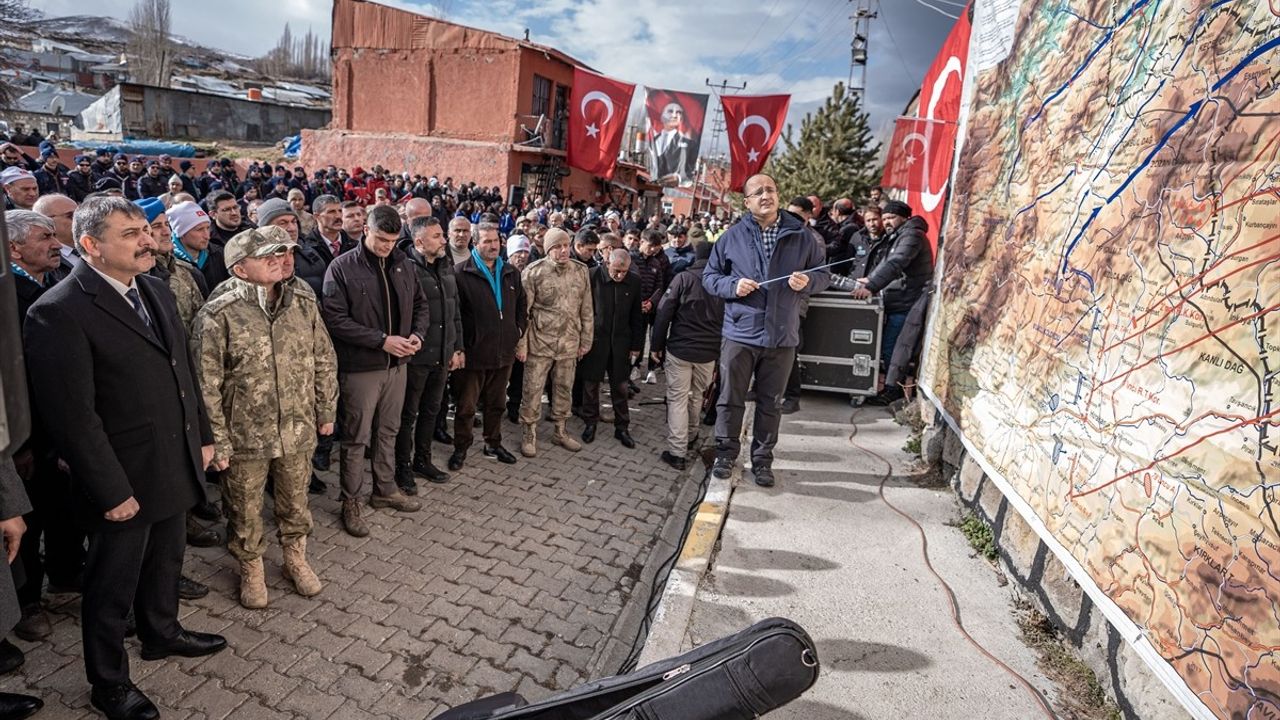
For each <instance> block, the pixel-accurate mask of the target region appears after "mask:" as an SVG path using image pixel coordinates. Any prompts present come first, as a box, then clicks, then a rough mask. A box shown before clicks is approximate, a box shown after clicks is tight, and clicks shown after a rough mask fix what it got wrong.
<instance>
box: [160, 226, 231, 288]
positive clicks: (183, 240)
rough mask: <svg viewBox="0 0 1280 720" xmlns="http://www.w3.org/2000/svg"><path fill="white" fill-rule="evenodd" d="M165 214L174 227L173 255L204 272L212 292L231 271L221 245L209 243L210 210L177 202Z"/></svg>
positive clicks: (206, 282) (206, 283)
mask: <svg viewBox="0 0 1280 720" xmlns="http://www.w3.org/2000/svg"><path fill="white" fill-rule="evenodd" d="M165 214H166V215H167V216H168V218H169V227H170V228H171V229H172V230H173V255H174V257H176V258H178V262H180V263H185V264H186V265H187V266H189V267H192V268H195V269H196V270H197V271H199V272H200V273H201V274H202V275H204V279H205V287H206V288H208V291H209V292H210V293H212V292H213V290H214V288H216V287H218V285H219V284H221V283H222V281H223V280H226V279H227V278H228V277H230V275H228V274H227V266H226V263H225V262H224V261H223V259H222V248H219V247H217V246H214V245H210V244H209V214H208V213H206V212H205V211H204V210H203V209H201V207H200V206H199V205H197V204H195V203H193V202H181V203H178V204H176V205H174V206H173V207H171V208H169V211H168V212H167V213H165ZM205 298H206V299H208V296H207V295H206V296H205Z"/></svg>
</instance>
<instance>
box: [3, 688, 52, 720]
mask: <svg viewBox="0 0 1280 720" xmlns="http://www.w3.org/2000/svg"><path fill="white" fill-rule="evenodd" d="M42 707H44V701H43V700H41V699H40V698H38V697H31V696H30V695H18V694H17V693H0V720H22V718H29V717H31V716H32V715H35V714H36V713H38V712H40V708H42Z"/></svg>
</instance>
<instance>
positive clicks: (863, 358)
mask: <svg viewBox="0 0 1280 720" xmlns="http://www.w3.org/2000/svg"><path fill="white" fill-rule="evenodd" d="M855 332H856V331H855ZM849 369H850V370H852V371H853V374H854V375H870V374H871V356H870V355H854V356H853V365H852V366H851V367H850V368H849Z"/></svg>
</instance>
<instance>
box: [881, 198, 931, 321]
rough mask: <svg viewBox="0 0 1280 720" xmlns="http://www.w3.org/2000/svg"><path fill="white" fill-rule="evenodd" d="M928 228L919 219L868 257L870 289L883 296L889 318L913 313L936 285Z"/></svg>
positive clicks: (886, 238)
mask: <svg viewBox="0 0 1280 720" xmlns="http://www.w3.org/2000/svg"><path fill="white" fill-rule="evenodd" d="M928 228H929V226H928V225H927V224H926V223H925V220H924V218H922V217H920V216H919V215H917V216H915V217H913V218H911V219H910V220H908V221H907V222H906V223H904V224H903V225H902V227H900V228H898V229H897V230H896V231H892V232H887V233H885V234H884V236H882V237H881V238H880V240H879V241H878V242H876V244H875V245H873V246H872V247H871V249H870V251H869V252H868V254H867V268H868V271H867V289H868V290H870V291H871V292H873V293H879V294H880V297H881V301H882V302H883V303H884V312H885V314H887V315H892V314H894V313H905V312H910V310H911V306H912V305H915V303H916V300H917V299H919V298H920V295H921V293H923V292H924V291H925V289H926V288H928V287H929V284H930V283H931V282H932V281H933V249H932V248H931V247H930V246H929V238H927V237H926V236H925V233H926V232H927V231H928Z"/></svg>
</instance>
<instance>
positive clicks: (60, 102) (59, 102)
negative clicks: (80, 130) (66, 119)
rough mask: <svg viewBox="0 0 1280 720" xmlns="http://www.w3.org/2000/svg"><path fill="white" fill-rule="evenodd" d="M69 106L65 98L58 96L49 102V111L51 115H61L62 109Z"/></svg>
mask: <svg viewBox="0 0 1280 720" xmlns="http://www.w3.org/2000/svg"><path fill="white" fill-rule="evenodd" d="M66 106H67V101H66V99H65V98H60V97H56V98H54V99H53V102H51V103H49V113H50V114H51V115H61V114H62V110H63V109H64V108H65V107H66Z"/></svg>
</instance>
